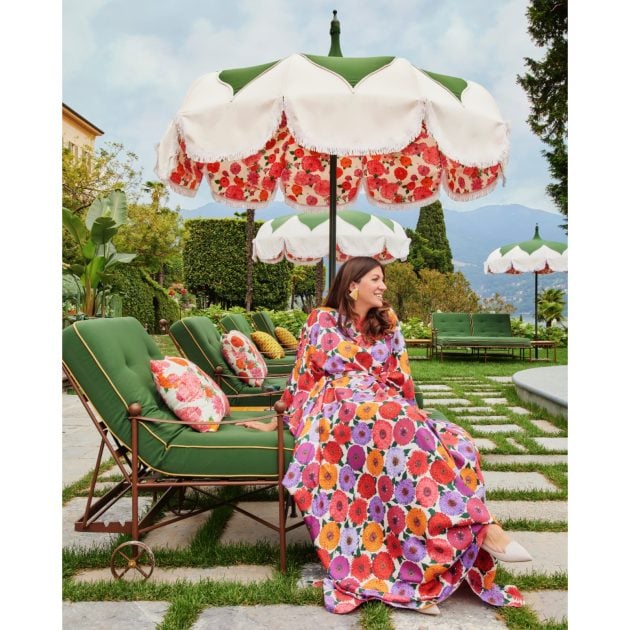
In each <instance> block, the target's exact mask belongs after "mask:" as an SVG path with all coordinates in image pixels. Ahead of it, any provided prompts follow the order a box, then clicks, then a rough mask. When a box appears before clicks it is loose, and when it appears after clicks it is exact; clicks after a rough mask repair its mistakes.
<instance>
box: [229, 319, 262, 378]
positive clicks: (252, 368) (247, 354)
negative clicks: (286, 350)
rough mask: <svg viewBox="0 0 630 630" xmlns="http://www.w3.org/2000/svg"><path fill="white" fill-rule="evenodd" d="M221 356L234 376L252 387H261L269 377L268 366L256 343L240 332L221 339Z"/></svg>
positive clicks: (231, 331) (231, 332)
mask: <svg viewBox="0 0 630 630" xmlns="http://www.w3.org/2000/svg"><path fill="white" fill-rule="evenodd" d="M221 354H222V355H223V358H224V359H225V360H226V362H227V364H228V365H229V366H230V367H231V368H232V370H233V372H234V374H236V375H237V376H240V377H241V380H242V381H243V382H244V383H246V384H247V385H249V386H250V387H261V386H262V384H263V383H264V382H265V377H266V376H267V364H266V363H265V360H264V359H263V358H262V355H261V354H260V352H258V349H257V348H256V346H255V345H254V343H253V342H252V341H251V340H250V339H248V338H247V337H246V336H245V335H244V334H243V333H242V332H239V331H238V330H230V331H229V332H226V333H225V334H224V335H223V336H222V337H221Z"/></svg>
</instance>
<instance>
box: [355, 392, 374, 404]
mask: <svg viewBox="0 0 630 630" xmlns="http://www.w3.org/2000/svg"><path fill="white" fill-rule="evenodd" d="M373 397H374V394H373V393H372V392H366V391H360V390H359V391H356V392H354V394H352V400H353V401H354V402H367V401H369V400H372V398H373Z"/></svg>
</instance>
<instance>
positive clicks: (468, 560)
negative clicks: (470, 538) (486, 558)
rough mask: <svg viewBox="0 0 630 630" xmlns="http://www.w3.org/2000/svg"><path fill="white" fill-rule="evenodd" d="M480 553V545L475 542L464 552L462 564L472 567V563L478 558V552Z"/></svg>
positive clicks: (468, 567)
mask: <svg viewBox="0 0 630 630" xmlns="http://www.w3.org/2000/svg"><path fill="white" fill-rule="evenodd" d="M478 553H479V547H477V545H475V544H474V543H473V544H472V545H470V547H468V549H466V551H465V552H464V553H463V554H462V564H463V565H464V566H465V567H466V568H467V569H470V567H472V565H473V564H474V563H475V559H476V558H477V554H478Z"/></svg>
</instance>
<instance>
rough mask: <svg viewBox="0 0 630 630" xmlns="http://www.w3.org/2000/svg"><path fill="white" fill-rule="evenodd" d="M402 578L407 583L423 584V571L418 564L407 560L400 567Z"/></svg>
mask: <svg viewBox="0 0 630 630" xmlns="http://www.w3.org/2000/svg"><path fill="white" fill-rule="evenodd" d="M400 577H401V578H402V579H403V580H405V582H414V583H420V582H422V569H421V568H420V567H419V566H418V565H417V564H414V563H413V562H409V561H408V560H407V561H405V562H403V563H402V566H401V567H400Z"/></svg>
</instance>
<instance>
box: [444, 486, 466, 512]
mask: <svg viewBox="0 0 630 630" xmlns="http://www.w3.org/2000/svg"><path fill="white" fill-rule="evenodd" d="M440 508H441V509H442V512H444V513H446V514H450V515H451V516H456V515H457V514H461V513H462V512H463V511H464V509H465V508H466V506H465V504H464V502H463V501H462V498H461V497H460V496H459V493H458V492H445V493H444V494H443V495H442V496H441V497H440Z"/></svg>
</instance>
